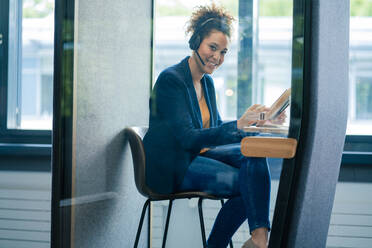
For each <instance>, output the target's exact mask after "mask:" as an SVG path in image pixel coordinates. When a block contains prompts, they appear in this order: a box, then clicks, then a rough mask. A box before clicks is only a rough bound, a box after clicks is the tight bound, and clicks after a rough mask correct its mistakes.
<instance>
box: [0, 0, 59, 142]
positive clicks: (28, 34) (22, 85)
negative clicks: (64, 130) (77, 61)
mask: <svg viewBox="0 0 372 248" xmlns="http://www.w3.org/2000/svg"><path fill="white" fill-rule="evenodd" d="M0 5H1V6H0V7H1V9H2V10H3V13H4V12H5V11H6V10H8V13H4V14H2V15H1V19H2V20H1V22H2V26H1V34H2V45H1V53H2V54H3V55H4V56H2V60H1V75H2V78H1V81H0V84H1V89H2V95H1V99H0V100H1V105H0V106H1V113H2V115H1V132H2V134H3V135H9V134H16V133H17V131H21V133H22V134H25V132H23V131H25V130H30V132H29V134H30V133H33V134H37V135H38V134H41V135H49V136H50V132H49V131H47V130H51V129H52V115H53V113H52V109H53V102H52V96H53V51H54V44H53V43H54V1H53V0H14V1H2V2H1V3H0ZM3 58H4V59H3ZM31 130H39V131H40V130H44V132H31ZM18 133H20V132H18Z"/></svg>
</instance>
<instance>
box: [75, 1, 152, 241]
mask: <svg viewBox="0 0 372 248" xmlns="http://www.w3.org/2000/svg"><path fill="white" fill-rule="evenodd" d="M75 4H76V5H75V7H76V10H75V48H76V50H75V69H74V80H75V81H74V82H75V99H74V107H75V113H76V116H75V117H76V118H75V127H74V131H75V144H74V149H75V159H74V161H75V172H74V173H73V175H74V178H73V183H74V184H73V191H74V196H75V200H74V203H75V205H74V207H73V210H74V212H73V218H72V219H73V223H72V225H73V226H72V235H73V236H72V239H73V244H74V247H79V248H84V247H89V248H93V247H99V248H102V247H131V246H133V243H134V239H135V234H136V229H137V225H138V221H139V217H140V214H141V208H142V204H143V203H144V201H145V199H144V198H143V197H141V196H140V194H139V193H138V192H137V190H136V188H135V183H134V177H133V168H132V167H133V166H132V160H131V154H130V151H129V147H128V146H126V144H125V142H124V137H123V133H122V130H123V129H124V127H125V126H132V125H147V123H148V99H149V91H150V83H151V82H150V78H151V52H152V48H151V37H152V34H151V28H152V27H151V25H152V19H151V18H152V1H136V0H125V1H123V0H109V1H101V0H78V1H76V2H75ZM143 230H144V231H143V235H142V237H143V238H142V239H141V242H140V244H139V247H145V246H146V243H147V242H146V236H147V235H146V233H147V231H146V230H147V225H146V222H145V225H144V227H143Z"/></svg>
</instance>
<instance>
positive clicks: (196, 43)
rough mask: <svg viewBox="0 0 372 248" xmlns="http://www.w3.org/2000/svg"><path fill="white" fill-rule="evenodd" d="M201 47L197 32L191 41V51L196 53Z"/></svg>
mask: <svg viewBox="0 0 372 248" xmlns="http://www.w3.org/2000/svg"><path fill="white" fill-rule="evenodd" d="M199 46H200V35H199V34H197V32H195V33H194V34H193V35H192V36H191V38H190V40H189V47H190V49H191V50H194V51H196V50H198V48H199Z"/></svg>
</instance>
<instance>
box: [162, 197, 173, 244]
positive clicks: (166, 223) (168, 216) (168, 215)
mask: <svg viewBox="0 0 372 248" xmlns="http://www.w3.org/2000/svg"><path fill="white" fill-rule="evenodd" d="M172 205H173V200H169V206H168V213H167V220H166V222H165V229H164V236H163V245H162V246H161V247H162V248H165V243H166V242H167V234H168V227H169V219H170V215H171V212H172Z"/></svg>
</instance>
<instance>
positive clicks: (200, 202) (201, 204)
mask: <svg viewBox="0 0 372 248" xmlns="http://www.w3.org/2000/svg"><path fill="white" fill-rule="evenodd" d="M198 208H199V219H200V229H201V235H202V241H203V247H204V248H207V240H206V238H205V227H204V218H203V198H202V197H200V198H199V201H198Z"/></svg>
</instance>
